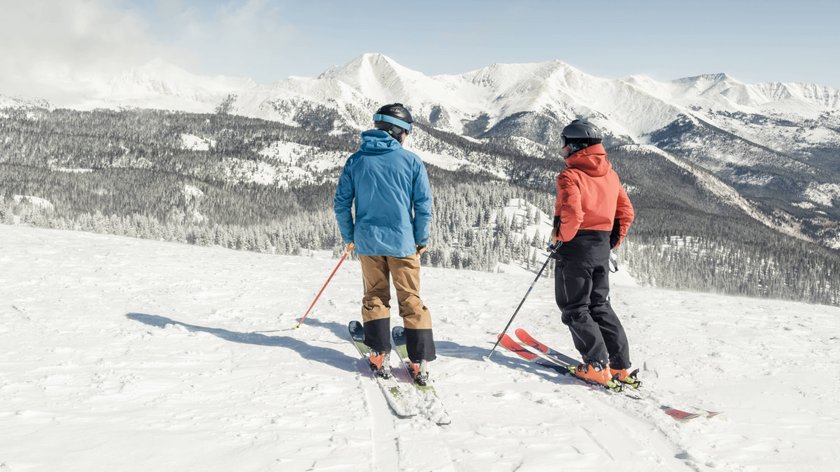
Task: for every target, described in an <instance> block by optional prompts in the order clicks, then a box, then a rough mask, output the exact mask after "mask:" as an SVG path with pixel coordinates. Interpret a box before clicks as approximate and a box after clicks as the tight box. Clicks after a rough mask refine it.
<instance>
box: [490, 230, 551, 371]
mask: <svg viewBox="0 0 840 472" xmlns="http://www.w3.org/2000/svg"><path fill="white" fill-rule="evenodd" d="M562 245H563V242H562V241H558V242H557V243H555V244H553V245H551V246H548V249H549V251H550V254H549V255H548V257H547V258H546V259H545V264H543V265H542V267H541V268H540V271H539V272H537V276H536V277H535V278H534V281H533V282H531V286H530V287H528V291H527V292H525V296H524V297H522V301H521V302H519V306H518V307H516V311H514V312H513V316H511V317H510V321H508V323H507V325H505V329H503V330H502V334H500V335H499V336H498V337H497V338H496V344H494V345H493V349H490V353H489V354H487V357H485V359H490V356H492V355H493V352H494V351H496V347H497V346H498V345H499V342H501V340H502V336H503V335H504V334H505V333H507V330H508V328H510V324H511V323H513V319H514V318H516V314H517V313H519V309H520V308H522V305H523V304H524V303H525V299H526V298H528V295H530V294H531V289H532V288H534V285H535V284H536V283H537V280H539V279H540V276H541V275H542V273H543V271H544V270H545V268H546V266H547V265H548V263H549V262H550V261H551V259H553V258H552V257H551V256H552V255H554V253H555V252H556V251H557V249H559V248H560V246H562Z"/></svg>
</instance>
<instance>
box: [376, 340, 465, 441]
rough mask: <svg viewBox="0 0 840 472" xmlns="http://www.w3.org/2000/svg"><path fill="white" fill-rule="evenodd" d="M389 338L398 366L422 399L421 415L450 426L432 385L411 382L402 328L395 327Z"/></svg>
mask: <svg viewBox="0 0 840 472" xmlns="http://www.w3.org/2000/svg"><path fill="white" fill-rule="evenodd" d="M391 337H392V338H393V340H394V350H395V351H397V355H398V356H399V357H400V364H402V366H403V368H404V372H405V373H406V374H408V380H409V381H410V382H411V384H412V385H414V387H415V388H416V389H417V392H418V393H419V394H420V396H421V397H422V399H423V400H422V406H421V410H422V411H423V414H424V415H425V416H426V417H427V418H429V420H431V421H433V422H434V423H435V424H438V425H447V424H450V423H451V422H452V418H450V416H449V413H448V412H447V411H446V407H445V406H444V405H443V401H442V400H441V399H440V397H439V396H438V394H437V391H436V390H435V387H433V386H432V385H419V384H417V383H415V382H414V381H413V380H412V376H411V367H409V363H410V362H411V361H410V360H409V358H408V347H407V346H406V338H405V329H403V327H402V326H395V327H394V328H393V329H392V330H391Z"/></svg>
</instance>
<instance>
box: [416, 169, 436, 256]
mask: <svg viewBox="0 0 840 472" xmlns="http://www.w3.org/2000/svg"><path fill="white" fill-rule="evenodd" d="M418 164H419V169H418V171H417V172H416V173H415V175H414V182H413V189H412V204H413V205H414V244H415V245H417V246H426V245H428V244H429V227H430V226H431V224H432V189H431V187H430V186H429V175H428V174H427V173H426V166H424V165H423V162H422V161H420V160H419V159H418Z"/></svg>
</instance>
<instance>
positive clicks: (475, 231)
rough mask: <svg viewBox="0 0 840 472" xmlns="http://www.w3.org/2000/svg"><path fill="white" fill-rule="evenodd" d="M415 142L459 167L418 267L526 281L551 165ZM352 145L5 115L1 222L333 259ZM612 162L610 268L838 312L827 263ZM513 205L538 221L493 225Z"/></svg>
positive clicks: (502, 145)
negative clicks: (629, 210) (614, 231)
mask: <svg viewBox="0 0 840 472" xmlns="http://www.w3.org/2000/svg"><path fill="white" fill-rule="evenodd" d="M418 139H419V140H420V141H419V142H418V143H415V144H416V145H418V146H421V147H422V149H424V150H426V151H429V152H436V153H440V154H444V153H456V154H457V155H458V158H459V159H462V160H463V161H464V162H466V163H468V164H469V165H465V166H464V167H462V168H460V169H455V170H453V169H450V170H444V169H442V168H438V167H436V166H434V165H431V164H427V167H428V168H429V174H430V178H431V181H432V186H433V191H434V196H435V219H434V224H433V227H432V237H431V247H430V250H429V251H428V252H427V253H425V254H424V256H423V258H424V262H425V263H427V264H431V265H433V266H441V267H457V268H464V269H475V270H495V269H497V268H498V265H499V264H500V263H505V264H511V263H512V264H520V265H523V266H526V267H534V266H537V265H538V264H539V263H540V262H541V261H542V256H541V255H540V253H539V251H540V250H541V249H542V248H543V247H544V245H545V242H546V241H545V239H544V237H542V236H540V235H538V234H531V233H528V232H527V231H524V228H525V226H528V225H540V224H542V225H545V224H547V221H548V217H547V215H550V214H551V213H552V212H553V205H554V177H555V175H556V173H557V172H559V171H560V170H562V168H563V163H562V160H561V159H558V158H555V157H553V156H552V152H551V151H550V150H549V149H548V148H541V149H536V150H531V151H530V152H526V151H523V150H522V148H521V146H519V147H518V146H516V145H514V143H511V142H509V141H505V140H487V141H482V142H473V141H469V140H467V139H464V138H462V137H459V136H456V135H452V134H448V133H445V132H441V131H436V130H430V129H425V130H424V134H421V135H420V137H418ZM357 140H358V137H357V136H356V135H355V134H331V133H325V132H321V131H317V130H306V129H303V128H296V127H291V126H285V125H282V124H278V123H276V122H269V121H264V120H260V119H254V118H245V117H238V116H230V115H226V114H223V113H220V114H189V113H176V112H161V111H146V110H125V111H106V110H97V111H92V112H81V111H70V110H52V111H50V110H46V109H39V108H34V109H20V110H14V109H7V110H3V111H2V113H0V221H2V222H4V223H7V224H13V223H27V224H33V225H36V226H42V227H54V228H68V229H76V230H83V231H94V232H103V233H111V234H121V235H129V236H136V237H140V238H148V239H164V240H171V241H181V242H186V243H191V244H199V245H219V246H223V247H229V248H236V249H244V250H251V251H260V252H270V253H278V254H293V253H300V252H301V251H303V250H311V249H336V248H338V247H339V245H340V238H339V236H338V232H337V229H336V226H335V223H334V218H333V213H332V197H333V192H334V185H335V181H336V180H337V176H338V173H339V172H340V169H341V166H342V165H343V160H344V159H345V158H346V156H347V155H349V154H350V153H351V152H352V151H353V150H354V149H355V147H356V145H357ZM410 145H411V144H409V146H410ZM610 155H611V160H612V162H613V163H614V165H615V166H616V168H617V169H618V171H619V172H620V173H621V175H622V177H623V180H624V182H625V185H626V186H627V188H628V191H629V193H630V196H631V198H632V199H633V201H634V203H635V205H636V207H637V214H638V218H637V223H636V224H635V225H634V227H633V229H632V230H631V235H630V237H629V238H628V240H627V243H626V244H625V245H623V246H622V247H621V248H620V250H619V253H620V255H622V256H623V258H625V259H627V260H628V261H629V264H628V265H629V267H631V268H632V269H631V270H632V271H633V273H634V275H635V276H636V277H637V278H638V279H639V280H640V281H641V282H643V283H648V284H652V285H656V286H660V287H674V288H684V289H685V288H687V289H695V290H710V291H720V292H726V293H737V294H747V295H761V296H770V297H779V298H790V299H804V300H808V301H813V302H820V303H829V304H837V303H838V302H839V301H840V281H838V279H840V278H838V277H837V274H838V271H840V255H838V254H837V252H836V251H832V250H828V249H823V248H821V247H818V246H817V245H816V244H813V243H811V242H807V241H803V240H799V239H796V238H793V237H790V236H788V235H785V234H783V233H782V232H779V231H776V230H774V229H773V228H772V227H771V226H772V223H771V224H770V226H768V225H767V224H761V223H759V222H757V221H756V220H754V219H753V218H751V217H749V216H747V214H745V213H744V210H743V209H742V208H740V207H738V206H737V205H734V204H733V203H732V202H731V201H729V199H728V198H727V197H726V196H725V195H721V194H718V193H715V192H714V191H712V190H713V189H714V186H713V185H711V184H709V183H708V182H707V181H706V180H704V179H706V177H704V176H703V175H702V174H697V173H694V172H690V171H687V170H686V169H685V168H683V167H680V166H679V165H675V164H674V163H673V162H671V161H668V160H667V159H663V158H662V157H661V156H659V155H657V154H656V153H653V152H647V151H645V150H643V149H642V150H639V149H634V150H628V149H626V148H625V147H622V146H618V147H615V148H611V149H610ZM483 169H489V171H486V170H483ZM713 183H714V182H713ZM710 189H712V190H710ZM519 200H524V201H527V202H529V203H530V204H532V205H534V206H535V207H536V208H538V209H540V210H541V211H542V212H544V213H545V214H547V215H541V214H538V213H537V212H536V211H531V210H530V209H523V210H522V212H524V213H523V215H525V216H524V219H526V220H529V221H523V218H510V215H509V214H508V217H503V216H504V215H505V212H504V208H505V207H506V206H508V205H510V204H511V202H512V201H519ZM523 208H524V207H523ZM783 223H784V222H780V228H781V226H782V224H783ZM529 234H530V236H529Z"/></svg>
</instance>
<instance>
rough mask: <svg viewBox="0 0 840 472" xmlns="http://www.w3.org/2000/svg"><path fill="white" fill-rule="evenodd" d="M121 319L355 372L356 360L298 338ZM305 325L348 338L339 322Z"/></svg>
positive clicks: (161, 319) (142, 317)
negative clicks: (291, 354)
mask: <svg viewBox="0 0 840 472" xmlns="http://www.w3.org/2000/svg"><path fill="white" fill-rule="evenodd" d="M125 316H126V318H128V319H130V320H134V321H139V322H141V323H144V324H147V325H149V326H154V327H156V328H165V327H166V325H170V324H171V325H174V326H182V327H184V328H185V329H187V330H188V331H191V332H199V333H209V334H212V335H213V336H217V337H219V338H221V339H224V340H225V341H230V342H235V343H241V344H253V345H256V346H269V347H283V348H286V349H291V350H292V351H295V352H297V353H298V354H300V355H301V357H303V358H304V359H307V360H311V361H318V362H321V363H323V364H327V365H329V366H331V367H335V368H337V369H341V370H344V371H347V372H358V371H359V369H358V362H359V359H358V358H356V357H350V356H348V355H347V354H344V353H343V352H340V351H337V350H335V349H331V348H328V347H320V346H312V345H309V344H307V343H305V342H303V341H301V340H299V339H295V338H292V337H289V336H266V335H264V334H260V333H240V332H236V331H230V330H227V329H222V328H209V327H206V326H198V325H193V324H189V323H184V322H181V321H176V320H173V319H171V318H167V317H165V316H160V315H149V314H146V313H128V314H127V315H125ZM307 324H312V325H316V326H321V327H325V328H327V329H329V330H331V331H333V332H334V333H336V334H338V333H339V332H340V330H339V328H340V327H341V328H343V332H344V337H345V338H347V337H348V336H349V335H347V328H346V327H342V326H341V325H340V324H339V323H335V322H328V323H325V322H313V320H307Z"/></svg>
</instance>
